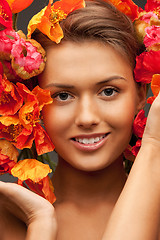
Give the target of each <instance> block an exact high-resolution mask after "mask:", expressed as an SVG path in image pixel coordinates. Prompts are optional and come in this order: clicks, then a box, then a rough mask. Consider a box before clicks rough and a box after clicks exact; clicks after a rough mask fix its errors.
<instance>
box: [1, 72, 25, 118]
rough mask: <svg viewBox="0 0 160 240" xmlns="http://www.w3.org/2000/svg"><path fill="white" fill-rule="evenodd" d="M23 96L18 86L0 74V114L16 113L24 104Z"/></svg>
mask: <svg viewBox="0 0 160 240" xmlns="http://www.w3.org/2000/svg"><path fill="white" fill-rule="evenodd" d="M22 104H23V98H22V96H21V94H20V93H19V91H18V88H17V87H16V86H15V85H14V84H13V83H11V82H9V81H8V80H7V79H6V77H5V76H4V77H2V75H0V114H1V115H4V116H6V115H14V114H15V113H16V112H17V111H18V110H19V109H20V108H21V106H22Z"/></svg>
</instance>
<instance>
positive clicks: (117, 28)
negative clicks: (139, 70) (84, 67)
mask: <svg viewBox="0 0 160 240" xmlns="http://www.w3.org/2000/svg"><path fill="white" fill-rule="evenodd" d="M60 25H61V27H62V30H63V32H64V38H63V39H62V41H61V43H63V42H64V41H72V42H80V41H86V40H96V41H101V42H103V43H104V44H109V45H111V46H113V47H114V48H115V49H116V50H118V51H119V52H120V53H121V54H123V55H124V56H125V57H126V58H127V59H128V60H129V63H130V64H131V66H132V68H134V67H135V58H136V55H137V50H138V44H137V40H136V37H135V32H134V28H133V24H132V22H131V20H130V19H129V18H128V17H127V16H126V15H125V14H123V13H121V12H120V11H118V10H117V9H116V8H115V7H114V6H113V5H111V3H109V2H108V1H106V0H105V1H103V0H90V1H86V7H85V8H81V9H78V10H76V11H73V12H72V13H70V14H69V15H68V17H67V18H66V19H65V20H63V21H62V22H61V23H60ZM32 38H34V39H36V40H37V41H38V42H40V43H41V45H42V46H43V47H44V48H45V49H46V48H47V47H48V46H50V45H51V44H52V45H53V44H55V43H53V42H52V41H51V40H49V39H48V38H47V37H46V36H44V35H43V36H42V34H41V33H38V32H35V33H33V35H32Z"/></svg>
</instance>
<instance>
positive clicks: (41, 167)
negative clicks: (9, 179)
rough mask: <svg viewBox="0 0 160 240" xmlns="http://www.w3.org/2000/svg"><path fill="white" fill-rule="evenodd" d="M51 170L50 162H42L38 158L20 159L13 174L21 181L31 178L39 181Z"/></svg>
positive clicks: (12, 171) (13, 169)
mask: <svg viewBox="0 0 160 240" xmlns="http://www.w3.org/2000/svg"><path fill="white" fill-rule="evenodd" d="M51 172H52V170H51V169H50V167H49V165H48V164H44V163H41V162H39V161H38V160H36V159H24V160H20V161H19V162H18V163H17V164H16V165H15V166H14V168H12V170H11V173H12V175H13V176H14V177H17V178H18V179H20V180H21V181H25V180H27V179H30V180H32V181H33V182H39V181H40V180H42V179H43V178H44V177H46V176H47V175H48V174H49V173H51Z"/></svg>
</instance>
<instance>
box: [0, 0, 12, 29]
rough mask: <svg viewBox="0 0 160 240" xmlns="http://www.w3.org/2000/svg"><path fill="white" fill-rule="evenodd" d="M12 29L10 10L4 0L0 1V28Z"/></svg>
mask: <svg viewBox="0 0 160 240" xmlns="http://www.w3.org/2000/svg"><path fill="white" fill-rule="evenodd" d="M5 28H8V29H12V12H11V9H10V7H9V4H8V2H7V1H6V0H1V2H0V29H1V30H3V29H5Z"/></svg>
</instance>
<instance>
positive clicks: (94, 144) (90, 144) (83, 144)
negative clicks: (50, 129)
mask: <svg viewBox="0 0 160 240" xmlns="http://www.w3.org/2000/svg"><path fill="white" fill-rule="evenodd" d="M108 134H109V133H107V134H101V135H100V134H99V135H98V136H95V137H93V136H92V137H90V138H89V137H75V138H72V142H73V144H74V145H75V146H76V147H77V148H78V149H80V150H82V151H95V150H97V149H98V148H100V147H101V146H102V145H103V144H104V143H105V141H106V137H107V136H108Z"/></svg>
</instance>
